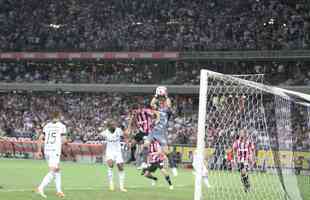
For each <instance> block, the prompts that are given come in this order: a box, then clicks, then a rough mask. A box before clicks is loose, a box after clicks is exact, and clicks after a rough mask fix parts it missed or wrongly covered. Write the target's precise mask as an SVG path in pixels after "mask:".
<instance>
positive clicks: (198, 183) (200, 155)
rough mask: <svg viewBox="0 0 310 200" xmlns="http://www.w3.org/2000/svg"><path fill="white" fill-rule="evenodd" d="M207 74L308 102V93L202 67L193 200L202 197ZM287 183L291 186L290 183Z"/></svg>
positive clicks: (283, 96) (199, 199)
mask: <svg viewBox="0 0 310 200" xmlns="http://www.w3.org/2000/svg"><path fill="white" fill-rule="evenodd" d="M209 76H218V77H221V78H227V79H230V80H233V81H237V82H239V83H241V84H245V85H248V86H249V87H253V88H255V89H258V90H261V91H264V92H266V93H269V94H273V95H277V96H280V97H282V98H284V99H290V95H293V96H298V97H299V98H301V99H304V100H306V101H308V102H310V95H308V94H304V93H300V92H295V91H291V90H287V89H283V88H279V87H274V86H267V85H264V84H261V83H257V82H253V81H249V80H244V79H240V78H236V77H234V76H231V75H225V74H221V73H217V72H213V71H210V70H205V69H202V70H201V71H200V88H199V110H198V131H197V146H196V156H197V169H196V170H197V172H196V176H195V190H194V200H201V197H202V176H201V174H202V169H203V161H204V150H205V138H206V128H205V125H206V114H207V112H206V111H207V93H208V78H209ZM297 103H299V102H297ZM295 181H296V180H295ZM295 181H294V182H295ZM289 182H291V181H289ZM287 183H288V182H287ZM295 184H296V182H295ZM289 185H290V186H291V187H292V185H291V184H289ZM294 187H295V188H294V189H297V190H298V188H296V185H294ZM299 199H301V197H300V196H299Z"/></svg>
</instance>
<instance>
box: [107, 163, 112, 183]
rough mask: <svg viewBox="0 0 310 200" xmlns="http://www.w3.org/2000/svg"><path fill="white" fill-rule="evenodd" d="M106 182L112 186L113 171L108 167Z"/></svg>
mask: <svg viewBox="0 0 310 200" xmlns="http://www.w3.org/2000/svg"><path fill="white" fill-rule="evenodd" d="M108 180H109V183H110V184H113V171H112V168H110V167H108Z"/></svg>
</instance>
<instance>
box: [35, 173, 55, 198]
mask: <svg viewBox="0 0 310 200" xmlns="http://www.w3.org/2000/svg"><path fill="white" fill-rule="evenodd" d="M54 177H55V173H54V168H52V167H49V171H48V173H47V174H46V175H45V177H44V178H43V180H42V182H41V184H40V185H39V186H38V187H37V189H36V192H37V193H38V194H40V195H41V196H42V197H43V198H47V196H46V195H45V194H44V189H45V187H46V186H47V185H48V184H49V183H50V182H51V181H52V180H53V179H54Z"/></svg>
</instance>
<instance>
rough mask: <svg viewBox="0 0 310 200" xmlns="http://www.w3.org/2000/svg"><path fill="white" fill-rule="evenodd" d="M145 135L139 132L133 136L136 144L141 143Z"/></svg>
mask: <svg viewBox="0 0 310 200" xmlns="http://www.w3.org/2000/svg"><path fill="white" fill-rule="evenodd" d="M146 135H147V134H146V133H144V132H143V131H139V132H138V133H137V134H136V135H135V136H134V138H133V139H134V140H136V141H137V142H138V143H140V142H141V141H143V137H144V136H146Z"/></svg>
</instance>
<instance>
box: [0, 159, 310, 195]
mask: <svg viewBox="0 0 310 200" xmlns="http://www.w3.org/2000/svg"><path fill="white" fill-rule="evenodd" d="M61 165H62V186H63V190H64V192H65V194H66V197H65V199H68V200H192V199H193V195H194V176H193V174H192V171H191V170H179V176H178V177H172V181H173V183H174V185H175V189H174V190H172V191H170V190H169V188H168V185H167V183H166V182H165V181H164V178H163V177H161V175H160V174H159V173H157V174H156V175H157V176H158V177H159V182H158V184H157V185H156V186H155V187H153V186H151V182H150V181H149V180H148V179H145V178H144V177H142V176H141V175H140V171H138V170H137V169H135V168H134V167H132V166H126V186H127V189H128V192H127V193H121V192H119V191H118V188H117V187H116V190H115V191H114V192H110V191H108V185H107V178H106V174H107V169H106V167H105V166H104V165H99V164H93V165H89V164H77V163H70V162H67V163H62V164H61ZM115 172H116V170H115ZM46 173H47V165H46V163H45V162H44V161H33V160H8V159H0V186H2V188H0V200H30V199H31V200H40V199H42V198H41V197H40V196H38V195H37V194H35V193H34V192H33V189H34V188H35V187H36V186H37V185H38V184H39V183H40V181H41V180H42V178H43V177H44V176H45V174H46ZM114 178H115V184H116V183H118V180H117V173H114ZM250 179H251V182H252V190H251V192H249V193H244V192H243V190H242V185H241V183H240V177H239V174H238V173H236V172H224V171H211V172H210V183H211V185H212V188H210V189H208V190H206V189H205V187H204V185H203V199H208V200H209V199H210V200H225V199H227V200H233V199H236V200H237V199H239V200H240V199H244V200H246V199H251V200H261V199H266V200H282V199H285V195H284V192H283V191H282V188H281V186H280V182H279V179H278V176H276V175H270V174H261V173H252V174H251V175H250ZM298 183H299V184H300V187H301V188H302V192H303V193H302V195H303V198H304V199H305V200H306V199H310V193H309V191H310V187H309V186H310V184H309V178H308V177H299V181H298ZM46 194H47V196H48V199H49V200H55V199H58V198H57V197H56V196H55V186H54V182H53V183H52V184H51V185H50V186H49V187H48V188H47V189H46ZM293 200H295V199H293Z"/></svg>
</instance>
